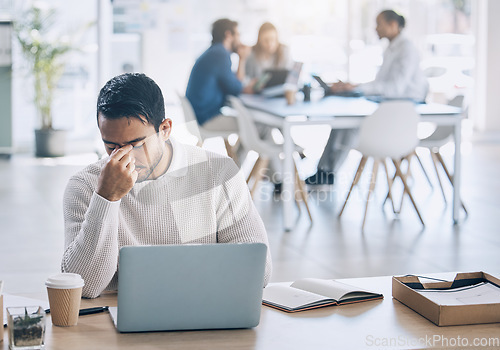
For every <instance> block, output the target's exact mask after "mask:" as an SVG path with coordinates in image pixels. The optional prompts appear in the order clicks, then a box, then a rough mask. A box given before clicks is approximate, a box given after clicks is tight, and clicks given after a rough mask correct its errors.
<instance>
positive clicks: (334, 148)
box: [306, 10, 429, 185]
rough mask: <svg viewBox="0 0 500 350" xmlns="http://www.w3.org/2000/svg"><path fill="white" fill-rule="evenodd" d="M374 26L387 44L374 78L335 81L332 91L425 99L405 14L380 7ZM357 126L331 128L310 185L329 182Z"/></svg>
mask: <svg viewBox="0 0 500 350" xmlns="http://www.w3.org/2000/svg"><path fill="white" fill-rule="evenodd" d="M376 23H377V27H376V28H375V30H376V31H377V34H378V36H379V38H380V39H383V38H387V39H388V40H389V46H388V47H387V49H386V51H385V52H384V60H383V63H382V66H381V67H380V70H379V71H378V73H377V75H376V77H375V80H373V81H371V82H368V83H364V84H359V85H354V84H351V83H343V82H339V83H335V84H333V85H332V86H331V90H332V91H333V92H344V91H352V90H354V89H359V90H360V91H361V92H362V93H363V94H364V95H365V96H368V95H372V96H373V95H376V96H381V97H383V98H387V99H409V100H412V101H415V102H416V103H423V102H425V98H426V96H427V92H428V90H429V83H428V81H427V78H426V77H425V75H424V73H423V72H422V70H421V69H420V57H419V54H418V51H417V49H416V47H415V46H414V45H413V44H412V42H411V41H410V40H409V39H408V38H406V37H405V36H404V35H403V34H402V33H401V32H402V30H403V28H404V27H405V24H406V21H405V18H404V17H403V16H401V15H399V14H397V13H396V12H394V11H393V10H385V11H382V12H381V13H380V14H379V15H378V16H377V19H376ZM356 135H357V130H355V129H347V130H346V129H344V130H332V131H331V132H330V138H329V139H328V143H327V145H326V146H325V150H324V152H323V155H322V156H321V159H320V161H319V163H318V171H317V173H316V174H314V175H313V176H311V177H309V178H308V179H306V183H307V184H309V185H321V184H332V183H333V174H334V173H335V172H336V171H337V170H338V169H339V168H340V166H341V165H342V162H343V161H344V160H345V158H346V157H347V154H348V153H349V150H350V149H351V148H352V146H353V144H354V141H355V139H356Z"/></svg>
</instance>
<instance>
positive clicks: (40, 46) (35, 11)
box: [14, 4, 75, 157]
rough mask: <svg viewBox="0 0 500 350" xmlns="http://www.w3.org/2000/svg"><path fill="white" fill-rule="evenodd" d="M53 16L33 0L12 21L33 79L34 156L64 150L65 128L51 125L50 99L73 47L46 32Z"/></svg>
mask: <svg viewBox="0 0 500 350" xmlns="http://www.w3.org/2000/svg"><path fill="white" fill-rule="evenodd" d="M55 17H56V12H55V10H54V9H51V8H46V7H44V6H40V4H35V5H33V6H32V7H30V8H29V9H28V10H27V11H25V12H24V13H23V14H22V16H20V18H19V19H18V20H16V21H15V22H14V32H15V35H16V37H17V40H18V42H19V43H20V45H21V50H22V53H23V55H24V57H25V58H26V60H27V62H28V65H29V69H30V71H31V73H32V75H33V79H34V104H35V109H36V112H37V115H38V118H39V129H37V130H35V145H36V152H35V153H36V156H38V157H56V156H62V155H64V153H65V138H66V132H65V130H56V129H54V128H53V125H52V102H53V100H54V92H55V89H56V87H57V82H58V81H59V79H60V78H61V75H62V73H63V71H64V66H65V58H66V56H67V54H68V53H69V52H71V51H73V50H74V49H75V48H74V47H73V46H72V45H71V44H70V41H69V40H64V39H61V37H51V36H50V34H51V33H50V31H51V29H52V27H53V25H54V23H55ZM62 38H64V37H62Z"/></svg>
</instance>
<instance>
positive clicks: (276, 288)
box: [262, 278, 384, 312]
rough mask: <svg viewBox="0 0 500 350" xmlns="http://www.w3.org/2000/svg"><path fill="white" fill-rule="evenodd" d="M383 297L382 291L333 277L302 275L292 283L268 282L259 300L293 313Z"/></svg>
mask: <svg viewBox="0 0 500 350" xmlns="http://www.w3.org/2000/svg"><path fill="white" fill-rule="evenodd" d="M383 297H384V296H383V295H382V294H379V293H375V292H371V291H368V290H365V289H361V288H358V287H354V286H351V285H348V284H345V283H342V282H338V281H335V280H324V279H317V278H304V279H301V280H297V281H295V282H293V283H292V284H287V283H271V284H269V285H268V286H267V287H266V288H264V293H263V296H262V299H263V301H262V303H263V304H264V305H266V306H270V307H273V308H276V309H279V310H281V311H285V312H297V311H304V310H309V309H316V308H319V307H325V306H332V305H343V304H350V303H359V302H362V301H369V300H375V299H382V298H383Z"/></svg>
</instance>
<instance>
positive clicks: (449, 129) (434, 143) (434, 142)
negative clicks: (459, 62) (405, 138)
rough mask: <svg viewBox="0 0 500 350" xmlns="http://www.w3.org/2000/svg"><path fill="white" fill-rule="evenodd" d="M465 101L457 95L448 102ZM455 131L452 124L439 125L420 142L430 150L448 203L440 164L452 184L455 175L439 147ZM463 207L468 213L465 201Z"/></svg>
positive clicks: (449, 138)
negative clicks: (440, 172) (447, 165)
mask: <svg viewBox="0 0 500 350" xmlns="http://www.w3.org/2000/svg"><path fill="white" fill-rule="evenodd" d="M463 102H464V96H463V95H458V96H455V97H454V98H453V99H451V100H450V101H449V102H448V104H449V105H450V106H455V107H462V106H463ZM453 132H454V128H453V126H450V125H441V126H437V127H436V129H435V130H434V132H433V133H432V134H431V135H429V136H428V137H426V138H424V139H421V140H420V142H419V144H418V147H424V148H427V149H429V152H430V155H431V158H432V163H433V164H434V170H435V171H436V177H437V180H438V183H439V186H440V188H441V193H442V194H443V199H444V201H445V203H446V195H445V193H444V188H443V184H442V182H441V177H440V176H439V170H438V165H440V166H441V167H442V168H443V170H444V172H445V174H446V176H447V177H448V180H449V181H450V183H451V185H452V186H453V175H452V174H451V173H450V172H449V171H448V168H447V167H446V164H445V162H444V160H443V157H442V156H441V153H440V152H439V149H440V148H441V147H442V146H444V145H445V144H447V143H448V142H449V141H450V140H451V139H452V135H453ZM415 155H416V156H417V159H418V160H419V162H420V165H421V166H422V169H423V165H422V162H421V161H420V158H419V157H418V155H417V154H416V153H415ZM424 172H425V170H424ZM462 208H463V209H464V211H465V214H466V215H467V214H468V212H467V209H466V208H465V205H464V204H463V202H462Z"/></svg>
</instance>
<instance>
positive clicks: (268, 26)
mask: <svg viewBox="0 0 500 350" xmlns="http://www.w3.org/2000/svg"><path fill="white" fill-rule="evenodd" d="M269 31H275V32H276V34H277V33H278V30H277V29H276V27H275V26H274V24H272V23H270V22H265V23H263V24H262V25H261V26H260V28H259V34H258V35H257V43H256V44H255V45H254V47H253V49H254V51H255V55H256V56H257V57H260V56H262V43H261V40H262V35H264V33H266V32H269ZM284 50H285V47H284V45H283V44H281V43H280V42H279V41H278V49H277V50H276V53H275V55H274V62H273V63H274V65H275V66H276V67H277V66H279V65H280V63H281V61H282V60H283V58H284V53H283V51H284Z"/></svg>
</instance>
